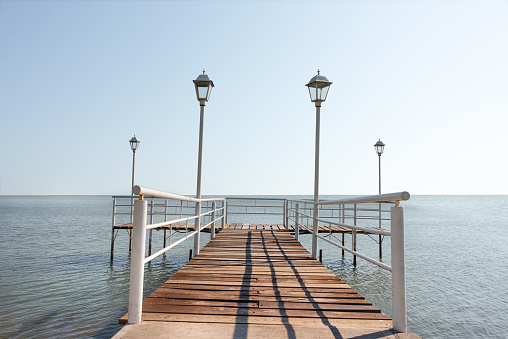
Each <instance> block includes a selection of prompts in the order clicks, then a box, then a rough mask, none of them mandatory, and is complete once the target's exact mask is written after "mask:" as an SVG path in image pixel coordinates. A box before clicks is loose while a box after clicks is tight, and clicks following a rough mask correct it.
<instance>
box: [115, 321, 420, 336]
mask: <svg viewBox="0 0 508 339" xmlns="http://www.w3.org/2000/svg"><path fill="white" fill-rule="evenodd" d="M339 332H340V334H339V335H340V336H339V335H334V333H332V331H331V330H330V328H328V327H326V326H324V325H323V326H314V327H303V326H291V331H289V332H288V329H287V328H286V327H285V326H283V325H253V324H249V325H248V324H238V325H233V324H219V323H211V324H206V323H186V322H155V321H146V322H142V323H140V324H132V325H125V326H124V327H123V328H122V329H121V330H120V331H119V332H118V333H117V334H116V335H115V336H114V337H113V339H130V338H136V339H142V338H151V339H152V338H186V339H187V338H192V339H200V338H203V339H228V338H234V339H236V338H247V339H249V338H260V339H261V338H263V339H265V338H271V339H275V338H305V339H309V338H319V339H326V338H344V339H353V338H356V339H382V338H384V339H421V338H420V336H418V335H416V334H410V333H397V334H393V333H392V332H391V331H390V330H383V329H381V330H380V329H366V328H340V329H339Z"/></svg>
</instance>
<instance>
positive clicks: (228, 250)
mask: <svg viewBox="0 0 508 339" xmlns="http://www.w3.org/2000/svg"><path fill="white" fill-rule="evenodd" d="M267 228H269V230H266V229H267ZM142 318H143V320H145V321H146V320H150V321H189V322H198V323H199V322H207V323H216V322H220V323H231V324H240V323H252V324H264V325H266V324H284V323H285V324H287V323H290V324H297V325H300V326H315V325H316V324H321V325H323V324H325V323H326V324H340V326H348V327H354V326H358V327H365V326H369V327H372V328H383V329H385V328H389V327H390V326H391V325H392V322H391V320H390V318H388V317H387V316H386V315H384V314H383V313H381V312H380V310H379V309H378V308H376V307H375V306H373V305H372V304H371V303H369V302H368V301H367V300H365V298H364V297H362V296H361V295H359V294H358V293H356V291H354V289H352V288H351V287H350V286H349V285H348V284H346V283H344V282H343V281H342V280H341V279H340V278H339V277H337V276H336V275H334V274H333V273H332V272H330V270H328V269H327V268H325V267H324V266H323V265H322V264H321V263H320V262H319V261H317V260H315V259H312V258H311V256H310V254H309V253H308V252H307V251H306V250H305V249H304V248H303V247H302V246H301V245H300V244H299V243H298V242H296V240H295V239H294V238H293V237H292V236H291V234H289V232H288V231H287V229H285V228H284V227H283V226H282V225H278V224H276V225H268V226H267V225H262V224H253V225H249V224H232V225H230V228H229V229H227V230H222V231H221V232H220V233H219V234H218V235H217V237H216V238H215V239H213V240H211V241H210V242H209V244H208V245H207V246H205V248H204V249H203V250H202V251H201V252H200V254H199V255H197V256H195V257H194V258H193V259H192V260H191V261H190V262H189V263H187V264H186V265H184V266H183V267H182V268H181V269H180V270H179V271H178V272H177V273H175V274H174V275H173V276H172V277H171V278H170V279H169V280H167V281H166V282H165V283H164V284H163V285H162V286H161V287H160V288H158V289H157V290H156V291H154V292H153V293H152V294H150V295H149V296H148V297H147V298H146V299H145V300H144V301H143V316H142ZM177 319H178V320H177ZM183 319H185V320H183ZM124 321H126V317H122V319H120V322H124ZM327 326H329V325H327ZM330 326H331V325H330Z"/></svg>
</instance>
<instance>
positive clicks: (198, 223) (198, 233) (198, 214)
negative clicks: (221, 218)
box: [192, 202, 201, 257]
mask: <svg viewBox="0 0 508 339" xmlns="http://www.w3.org/2000/svg"><path fill="white" fill-rule="evenodd" d="M196 217H197V218H196V219H195V221H194V231H196V234H195V235H194V253H193V254H192V256H193V257H194V256H196V255H198V254H199V247H200V246H199V240H200V239H199V238H200V236H201V231H200V230H199V229H200V228H201V203H200V202H197V203H196Z"/></svg>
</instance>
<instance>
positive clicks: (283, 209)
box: [282, 200, 288, 227]
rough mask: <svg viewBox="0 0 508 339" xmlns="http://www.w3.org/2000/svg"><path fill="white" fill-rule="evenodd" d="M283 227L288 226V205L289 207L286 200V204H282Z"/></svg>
mask: <svg viewBox="0 0 508 339" xmlns="http://www.w3.org/2000/svg"><path fill="white" fill-rule="evenodd" d="M282 206H283V207H282V225H283V226H285V227H287V226H288V224H287V220H288V219H287V215H288V205H287V201H286V200H284V202H283V203H282Z"/></svg>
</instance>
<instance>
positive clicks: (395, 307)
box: [391, 203, 407, 333]
mask: <svg viewBox="0 0 508 339" xmlns="http://www.w3.org/2000/svg"><path fill="white" fill-rule="evenodd" d="M391 218H392V223H391V227H392V228H391V233H392V318H393V328H394V329H395V330H396V331H398V332H402V333H406V332H407V309H406V266H405V252H404V209H403V208H402V207H400V206H398V203H397V205H396V206H395V207H392V209H391Z"/></svg>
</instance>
